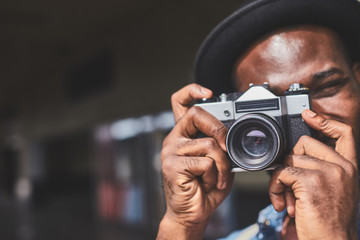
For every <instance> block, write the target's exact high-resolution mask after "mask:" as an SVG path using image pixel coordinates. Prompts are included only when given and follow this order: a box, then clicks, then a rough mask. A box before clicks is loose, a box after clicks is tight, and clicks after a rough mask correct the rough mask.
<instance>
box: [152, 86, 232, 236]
mask: <svg viewBox="0 0 360 240" xmlns="http://www.w3.org/2000/svg"><path fill="white" fill-rule="evenodd" d="M211 95H212V93H211V91H210V90H208V89H206V88H203V87H201V86H199V85H197V84H190V85H188V86H186V87H184V88H182V89H181V90H179V91H178V92H176V93H174V94H173V96H172V98H171V103H172V107H173V112H174V117H175V121H176V124H175V127H174V128H173V130H172V131H171V132H170V134H169V135H168V136H167V137H166V138H165V140H164V143H163V149H162V152H161V160H162V172H163V184H164V191H165V197H166V202H167V210H166V213H165V216H164V218H163V219H162V221H161V223H160V227H159V232H158V238H157V239H201V237H202V235H203V233H204V231H205V228H206V225H207V222H208V219H209V217H210V216H211V214H212V213H213V212H214V210H215V209H216V208H217V207H218V206H219V205H220V203H221V202H222V201H223V200H224V199H225V197H226V196H227V195H228V193H229V191H230V189H231V185H232V181H233V174H232V173H231V163H230V161H229V160H228V157H227V154H226V146H225V138H226V133H227V129H226V127H225V126H224V125H223V124H222V123H221V122H220V121H219V120H217V119H216V118H215V117H214V116H212V115H211V114H210V113H208V112H206V111H205V110H203V109H202V108H200V107H196V106H195V107H190V105H191V103H192V102H193V101H194V100H196V99H201V98H208V97H211ZM199 132H201V133H203V134H205V135H206V136H208V137H205V138H195V137H196V135H197V133H199Z"/></svg>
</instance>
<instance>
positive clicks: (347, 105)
mask: <svg viewBox="0 0 360 240" xmlns="http://www.w3.org/2000/svg"><path fill="white" fill-rule="evenodd" d="M312 105H313V110H314V111H315V112H317V113H318V114H320V115H322V116H323V117H325V118H326V119H333V120H337V121H340V122H343V123H346V124H348V125H350V126H351V127H352V128H353V129H354V132H355V134H356V135H357V136H359V126H358V125H359V120H360V119H359V116H360V108H359V95H358V94H357V93H355V92H353V91H342V92H341V93H338V94H336V95H335V96H333V97H329V98H322V99H315V100H313V101H312Z"/></svg>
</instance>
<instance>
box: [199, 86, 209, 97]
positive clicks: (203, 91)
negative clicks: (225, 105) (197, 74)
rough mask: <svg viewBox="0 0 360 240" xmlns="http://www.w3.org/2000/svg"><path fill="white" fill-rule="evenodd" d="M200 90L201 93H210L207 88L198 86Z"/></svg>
mask: <svg viewBox="0 0 360 240" xmlns="http://www.w3.org/2000/svg"><path fill="white" fill-rule="evenodd" d="M200 91H201V92H202V93H203V94H206V95H208V94H210V93H211V90H209V89H207V88H203V87H202V88H200Z"/></svg>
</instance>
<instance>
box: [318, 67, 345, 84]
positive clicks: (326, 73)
mask: <svg viewBox="0 0 360 240" xmlns="http://www.w3.org/2000/svg"><path fill="white" fill-rule="evenodd" d="M334 74H344V71H343V70H341V69H339V68H335V67H334V68H331V69H329V70H326V71H322V72H317V73H315V74H314V75H313V76H312V80H313V81H316V80H321V79H324V78H327V77H330V76H332V75H334Z"/></svg>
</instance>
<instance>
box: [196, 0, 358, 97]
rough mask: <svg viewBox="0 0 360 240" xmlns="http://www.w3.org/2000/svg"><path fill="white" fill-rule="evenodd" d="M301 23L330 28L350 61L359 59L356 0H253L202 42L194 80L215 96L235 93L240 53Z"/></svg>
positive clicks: (197, 57)
mask: <svg viewBox="0 0 360 240" xmlns="http://www.w3.org/2000/svg"><path fill="white" fill-rule="evenodd" d="M300 24H312V25H320V26H325V27H328V28H331V29H333V30H334V31H336V32H337V33H338V34H339V36H340V37H341V38H342V39H343V41H344V43H345V45H346V47H347V48H348V49H349V52H350V54H351V57H352V59H353V60H354V61H359V60H360V3H359V2H357V1H356V0H252V1H249V2H247V3H245V4H243V5H242V6H241V7H240V8H239V9H238V10H237V11H236V12H234V13H233V14H232V15H230V16H229V17H228V18H226V19H225V20H224V21H222V22H221V23H220V24H219V25H218V26H217V27H216V28H215V29H214V30H213V31H212V32H211V33H210V34H209V35H208V37H207V38H206V39H205V41H204V42H203V44H202V45H201V47H200V49H199V51H198V53H197V56H196V60H195V67H194V71H195V72H194V74H195V81H196V82H197V83H199V84H201V85H203V86H205V87H208V88H210V89H212V90H213V91H214V93H215V94H220V93H224V92H225V93H226V92H231V91H234V90H235V89H234V87H233V83H232V74H233V68H234V64H235V62H236V60H237V59H238V58H239V57H240V56H241V54H242V53H243V52H244V51H245V50H246V49H247V48H248V47H249V46H250V45H251V44H252V43H254V42H255V41H256V40H258V39H259V38H261V37H262V36H264V35H266V34H269V33H270V32H272V31H274V30H276V29H279V28H282V27H287V26H293V25H300Z"/></svg>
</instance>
